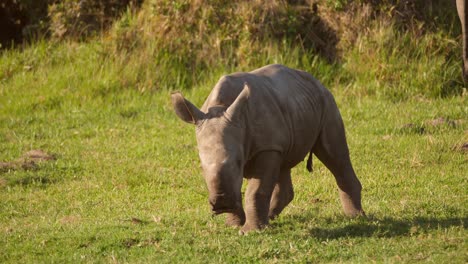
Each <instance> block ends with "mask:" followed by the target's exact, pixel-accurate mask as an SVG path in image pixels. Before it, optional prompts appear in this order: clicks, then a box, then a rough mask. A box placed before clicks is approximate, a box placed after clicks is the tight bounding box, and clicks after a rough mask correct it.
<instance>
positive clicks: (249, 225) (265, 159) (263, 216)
mask: <svg viewBox="0 0 468 264" xmlns="http://www.w3.org/2000/svg"><path fill="white" fill-rule="evenodd" d="M280 164H281V156H280V154H279V153H278V152H276V151H268V152H261V153H259V154H258V155H257V157H255V158H254V160H253V161H252V162H251V164H249V166H248V169H247V173H246V174H247V179H248V183H247V190H246V193H245V217H246V220H245V224H244V226H243V227H242V228H241V230H240V233H241V234H245V233H247V232H249V231H252V230H259V229H262V228H264V227H265V226H266V225H268V213H269V209H270V200H271V195H272V192H273V189H274V187H275V184H276V182H277V179H278V177H279V174H280Z"/></svg>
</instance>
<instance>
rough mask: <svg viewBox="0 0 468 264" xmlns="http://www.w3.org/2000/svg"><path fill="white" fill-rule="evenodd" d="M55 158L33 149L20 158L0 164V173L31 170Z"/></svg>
mask: <svg viewBox="0 0 468 264" xmlns="http://www.w3.org/2000/svg"><path fill="white" fill-rule="evenodd" d="M56 159H57V158H56V156H55V155H53V154H48V153H47V152H45V151H43V150H40V149H35V150H30V151H28V152H26V153H24V154H23V156H21V157H20V158H18V159H16V160H13V161H6V162H0V172H8V171H12V170H19V169H24V170H32V169H36V168H37V167H38V164H39V163H42V162H46V161H52V160H56Z"/></svg>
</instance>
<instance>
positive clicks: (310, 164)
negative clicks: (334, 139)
mask: <svg viewBox="0 0 468 264" xmlns="http://www.w3.org/2000/svg"><path fill="white" fill-rule="evenodd" d="M306 168H307V170H308V171H309V172H312V171H313V169H312V150H311V151H310V152H309V158H307V165H306Z"/></svg>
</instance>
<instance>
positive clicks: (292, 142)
mask: <svg viewBox="0 0 468 264" xmlns="http://www.w3.org/2000/svg"><path fill="white" fill-rule="evenodd" d="M171 99H172V104H173V106H174V110H175V112H176V114H177V116H178V117H179V118H180V119H182V120H183V121H185V122H188V123H191V124H194V125H195V126H196V139H197V144H198V151H199V156H200V161H201V165H202V169H203V175H204V178H205V181H206V184H207V187H208V192H209V203H210V205H211V208H212V211H213V213H214V214H221V213H226V214H227V218H226V224H227V225H230V226H241V227H242V228H241V231H240V233H241V234H243V233H246V232H249V231H251V230H257V229H261V228H263V227H265V226H266V225H267V224H268V221H269V220H270V219H274V218H275V217H277V216H278V215H279V214H280V213H281V211H282V210H283V209H284V208H285V207H286V206H287V205H288V204H289V203H290V202H291V201H292V199H293V197H294V191H293V186H292V182H291V168H292V167H294V166H295V165H297V164H298V163H299V162H301V161H302V160H304V158H305V157H306V156H307V154H308V153H311V154H312V153H313V154H315V155H316V156H317V157H318V158H319V159H320V161H322V162H323V163H324V164H325V166H326V167H327V168H328V169H329V170H330V171H331V172H332V173H333V175H334V176H335V179H336V182H337V185H338V189H339V195H340V199H341V203H342V206H343V209H344V212H345V214H346V215H348V216H351V217H354V216H358V215H364V211H363V210H362V207H361V189H362V187H361V183H360V182H359V180H358V178H357V177H356V174H355V173H354V170H353V167H352V165H351V161H350V158H349V151H348V146H347V143H346V138H345V131H344V126H343V121H342V119H341V115H340V113H339V110H338V108H337V106H336V103H335V100H334V98H333V96H332V94H331V93H330V92H329V91H328V90H327V89H326V88H325V87H324V86H323V85H322V84H321V83H320V82H318V81H317V80H315V79H314V78H313V77H312V76H311V75H310V74H308V73H306V72H304V71H300V70H294V69H290V68H287V67H285V66H282V65H268V66H265V67H262V68H260V69H257V70H254V71H252V72H249V73H233V74H230V75H226V76H223V77H222V78H221V79H220V80H219V81H218V83H217V84H216V86H215V87H214V89H213V90H212V91H211V93H210V95H209V96H208V98H207V99H206V101H205V103H204V104H203V106H202V107H201V109H198V108H197V107H196V106H194V105H193V104H192V103H190V102H189V101H188V100H187V99H185V98H184V97H183V96H182V94H181V93H179V92H175V93H172V95H171ZM308 163H309V164H310V157H309V162H308ZM308 167H309V166H308ZM243 178H245V179H247V189H246V192H245V206H244V207H243V205H242V195H241V187H242V181H243Z"/></svg>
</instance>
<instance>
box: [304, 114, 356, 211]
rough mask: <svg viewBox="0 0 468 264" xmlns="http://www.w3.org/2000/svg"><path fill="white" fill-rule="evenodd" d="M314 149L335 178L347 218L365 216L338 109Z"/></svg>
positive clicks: (325, 126)
mask: <svg viewBox="0 0 468 264" xmlns="http://www.w3.org/2000/svg"><path fill="white" fill-rule="evenodd" d="M329 116H332V117H333V118H331V119H329V120H327V121H326V123H325V124H324V127H323V130H322V131H321V134H320V136H319V138H318V140H317V142H316V144H315V146H314V147H313V152H314V154H315V155H316V156H317V157H318V158H319V159H320V161H322V162H323V163H324V164H325V166H326V167H327V168H328V169H329V170H330V171H331V172H332V173H333V175H334V176H335V180H336V183H337V185H338V188H339V194H340V199H341V204H342V206H343V210H344V212H345V214H346V215H347V216H350V217H355V216H358V215H365V214H364V211H363V210H362V206H361V189H362V186H361V183H360V182H359V180H358V178H357V176H356V173H355V172H354V169H353V166H352V165H351V160H350V158H349V150H348V144H347V142H346V137H345V130H344V125H343V121H342V119H341V116H340V114H339V113H338V109H337V108H336V112H335V113H330V115H329Z"/></svg>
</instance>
